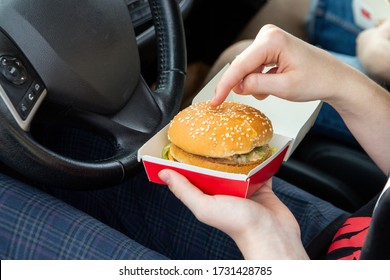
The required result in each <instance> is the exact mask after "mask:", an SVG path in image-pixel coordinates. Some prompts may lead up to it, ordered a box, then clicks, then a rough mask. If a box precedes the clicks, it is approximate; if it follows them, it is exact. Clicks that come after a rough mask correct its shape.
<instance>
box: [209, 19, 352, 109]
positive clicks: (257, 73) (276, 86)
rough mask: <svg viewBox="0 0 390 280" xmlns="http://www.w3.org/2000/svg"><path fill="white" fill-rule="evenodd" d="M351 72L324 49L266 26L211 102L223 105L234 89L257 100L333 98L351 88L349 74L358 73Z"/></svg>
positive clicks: (224, 77) (233, 65) (237, 60)
mask: <svg viewBox="0 0 390 280" xmlns="http://www.w3.org/2000/svg"><path fill="white" fill-rule="evenodd" d="M270 65H276V66H277V68H275V69H274V70H275V71H273V72H274V74H264V73H263V69H264V67H265V66H270ZM351 72H353V73H354V72H357V71H356V70H354V69H352V68H350V67H348V66H346V65H344V64H343V63H341V62H339V61H338V60H337V59H336V58H334V57H333V56H332V55H330V54H328V53H327V52H325V51H324V50H321V49H319V48H317V47H314V46H312V45H310V44H308V43H306V42H304V41H302V40H300V39H298V38H296V37H294V36H292V35H291V34H289V33H287V32H285V31H283V30H282V29H280V28H278V27H276V26H273V25H266V26H264V27H263V28H262V29H261V30H260V32H259V33H258V35H257V37H256V39H255V40H254V41H253V43H252V44H251V45H250V46H249V47H248V48H247V49H245V50H244V51H243V52H242V53H241V54H240V55H238V56H237V57H236V58H235V59H234V60H233V62H232V63H231V65H230V66H229V67H228V68H227V70H226V71H225V73H224V74H223V75H222V78H221V80H220V81H219V83H218V85H217V87H216V89H215V95H214V98H213V99H212V100H211V105H212V106H217V105H219V104H221V103H222V102H223V101H224V100H225V98H226V97H227V95H228V94H229V92H230V91H231V90H233V91H234V92H236V93H238V94H247V95H249V94H250V95H253V96H255V97H257V98H258V99H262V98H265V97H266V96H267V95H269V94H271V95H275V96H278V97H281V98H283V99H287V100H291V101H311V100H323V101H330V100H331V99H332V98H334V97H335V96H337V94H338V93H340V92H342V91H343V88H342V87H341V85H343V86H345V87H348V83H349V81H350V80H351V79H349V76H351V75H355V74H356V73H354V74H351ZM350 84H353V82H352V81H351V83H350Z"/></svg>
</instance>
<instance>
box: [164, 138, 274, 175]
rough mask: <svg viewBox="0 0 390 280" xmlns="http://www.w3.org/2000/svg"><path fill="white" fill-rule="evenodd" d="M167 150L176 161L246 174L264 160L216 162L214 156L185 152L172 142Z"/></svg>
mask: <svg viewBox="0 0 390 280" xmlns="http://www.w3.org/2000/svg"><path fill="white" fill-rule="evenodd" d="M169 152H170V154H171V156H172V157H173V158H174V159H175V160H176V161H178V162H182V163H187V164H190V165H195V166H199V167H203V168H208V169H212V170H217V171H222V172H228V173H238V174H248V173H249V171H251V170H252V169H253V168H255V167H256V166H258V165H260V164H261V163H262V162H264V160H258V161H253V162H249V163H244V164H237V163H234V164H227V163H221V162H218V159H215V158H210V157H203V156H197V155H194V154H190V153H187V152H185V151H184V150H182V149H180V148H179V147H177V146H176V145H174V144H172V143H171V147H170V150H169ZM271 154H272V152H271V153H270V155H269V156H271ZM269 156H268V157H269ZM268 157H267V158H268Z"/></svg>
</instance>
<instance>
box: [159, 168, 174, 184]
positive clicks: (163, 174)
mask: <svg viewBox="0 0 390 280" xmlns="http://www.w3.org/2000/svg"><path fill="white" fill-rule="evenodd" d="M158 177H159V178H160V179H161V180H162V181H163V182H165V183H166V184H169V181H170V177H171V176H170V175H169V172H168V171H167V170H161V171H160V172H159V173H158Z"/></svg>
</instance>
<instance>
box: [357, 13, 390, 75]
mask: <svg viewBox="0 0 390 280" xmlns="http://www.w3.org/2000/svg"><path fill="white" fill-rule="evenodd" d="M356 53H357V56H358V58H359V60H360V63H361V64H362V66H363V68H364V70H365V71H366V72H367V75H369V76H370V77H372V78H373V79H375V80H377V81H378V82H380V83H382V82H386V83H390V19H388V20H386V21H384V22H383V23H382V24H380V25H378V26H376V27H373V28H369V29H366V30H364V31H362V32H361V33H360V34H359V35H358V37H357V39H356Z"/></svg>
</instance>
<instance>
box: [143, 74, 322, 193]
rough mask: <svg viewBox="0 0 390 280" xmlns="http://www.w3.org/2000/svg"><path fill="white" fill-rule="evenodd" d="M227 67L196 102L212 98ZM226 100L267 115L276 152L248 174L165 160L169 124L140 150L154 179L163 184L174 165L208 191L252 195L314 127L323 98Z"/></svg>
mask: <svg viewBox="0 0 390 280" xmlns="http://www.w3.org/2000/svg"><path fill="white" fill-rule="evenodd" d="M224 70H225V68H224V69H222V71H221V72H220V73H218V74H217V75H216V76H215V77H214V78H213V79H212V80H211V81H210V82H209V83H208V84H207V85H206V86H205V87H204V88H203V89H202V90H201V91H200V92H199V93H198V95H197V96H196V97H195V98H194V100H193V103H197V102H200V101H207V100H210V99H211V98H212V96H213V94H214V89H215V86H216V84H217V83H218V80H219V79H220V77H221V75H222V73H223V71H224ZM227 100H229V101H234V102H240V103H244V104H248V105H250V106H252V107H254V108H257V109H259V110H260V111H262V112H263V113H264V114H266V115H267V117H268V118H269V119H270V120H271V122H272V125H273V129H274V135H273V137H272V140H271V141H270V143H269V144H270V145H271V147H273V148H274V150H275V152H274V154H273V155H272V156H271V157H270V158H269V159H268V160H266V161H265V162H263V163H262V164H261V165H259V166H257V167H256V168H254V169H252V170H251V171H250V172H249V173H248V174H233V173H227V172H220V171H215V170H210V169H206V168H201V167H197V166H193V165H188V164H184V163H180V162H175V161H170V160H165V159H163V158H162V151H163V148H164V147H165V146H166V145H167V144H169V140H168V136H167V131H168V127H169V124H168V125H167V126H166V127H164V128H163V129H162V130H161V131H159V132H158V133H157V134H156V135H154V136H153V137H152V138H151V139H150V140H149V141H148V142H147V143H145V144H144V145H143V146H142V147H141V148H140V149H139V151H138V160H139V161H142V162H143V165H144V168H145V170H146V173H147V175H148V178H149V180H150V181H151V182H154V183H158V184H164V183H163V182H162V181H161V180H160V178H159V177H158V173H159V172H160V171H161V170H163V169H172V170H175V171H177V172H179V173H181V174H182V175H184V176H185V177H186V178H187V179H188V180H189V181H190V182H191V183H192V184H194V185H195V186H197V187H198V188H199V189H201V190H202V191H203V192H205V193H207V194H210V195H217V194H220V195H233V196H238V197H244V198H245V197H249V196H251V194H253V193H254V192H255V191H256V190H257V189H258V188H259V187H261V186H262V185H263V183H264V182H265V181H267V180H268V179H269V178H271V177H272V176H273V175H275V174H276V172H277V171H278V170H279V167H280V165H281V164H282V162H283V161H286V160H288V158H289V156H290V155H291V153H292V152H293V151H294V149H295V148H296V147H297V146H298V144H299V143H300V142H301V140H302V139H303V137H304V136H305V135H306V133H307V132H308V131H309V129H310V128H311V127H312V125H313V123H314V121H315V119H316V117H317V115H318V112H319V110H320V107H321V102H320V101H312V102H300V103H298V102H290V101H286V100H283V99H280V98H277V97H273V96H269V97H268V98H266V99H265V100H262V101H259V100H257V99H255V98H254V97H252V96H241V95H237V94H234V93H231V94H230V95H229V96H228V98H227Z"/></svg>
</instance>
